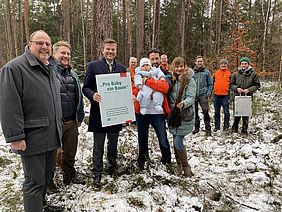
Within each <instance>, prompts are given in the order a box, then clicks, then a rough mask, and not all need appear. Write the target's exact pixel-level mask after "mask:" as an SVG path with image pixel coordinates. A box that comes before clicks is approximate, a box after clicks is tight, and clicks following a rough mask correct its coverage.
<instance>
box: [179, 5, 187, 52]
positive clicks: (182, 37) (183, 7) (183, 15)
mask: <svg viewBox="0 0 282 212" xmlns="http://www.w3.org/2000/svg"><path fill="white" fill-rule="evenodd" d="M185 10H186V0H181V20H180V23H181V24H180V32H181V33H180V40H181V46H180V49H181V53H180V54H181V56H182V57H185V40H186V33H185V31H186V30H185V25H186V11H185Z"/></svg>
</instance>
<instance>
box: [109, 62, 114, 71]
mask: <svg viewBox="0 0 282 212" xmlns="http://www.w3.org/2000/svg"><path fill="white" fill-rule="evenodd" d="M112 69H113V65H112V64H111V63H109V70H110V73H112Z"/></svg>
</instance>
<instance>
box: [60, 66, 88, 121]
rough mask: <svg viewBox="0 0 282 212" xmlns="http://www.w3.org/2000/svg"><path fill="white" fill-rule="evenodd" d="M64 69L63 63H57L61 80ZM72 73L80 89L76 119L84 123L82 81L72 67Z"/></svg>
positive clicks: (78, 89)
mask: <svg viewBox="0 0 282 212" xmlns="http://www.w3.org/2000/svg"><path fill="white" fill-rule="evenodd" d="M63 71H64V67H62V66H61V65H57V67H56V72H57V73H58V74H59V75H58V77H59V79H60V81H61V77H60V76H61V75H62V73H63ZM70 75H71V76H72V77H73V78H74V79H75V82H76V86H77V91H78V95H77V96H78V104H77V107H76V121H77V122H80V123H82V121H83V118H84V103H83V96H82V90H81V87H80V82H79V78H78V76H77V74H76V73H75V72H74V70H73V69H72V68H71V69H70Z"/></svg>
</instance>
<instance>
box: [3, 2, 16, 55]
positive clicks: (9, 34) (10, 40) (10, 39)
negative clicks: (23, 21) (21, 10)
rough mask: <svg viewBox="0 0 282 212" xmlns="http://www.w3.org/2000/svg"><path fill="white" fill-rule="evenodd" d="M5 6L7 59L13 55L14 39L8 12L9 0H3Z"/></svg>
mask: <svg viewBox="0 0 282 212" xmlns="http://www.w3.org/2000/svg"><path fill="white" fill-rule="evenodd" d="M4 6H5V17H6V29H7V41H8V42H7V50H8V51H7V53H8V60H11V59H12V58H14V57H15V49H14V46H15V45H14V39H13V29H12V18H11V13H10V9H11V8H10V1H9V0H5V1H4Z"/></svg>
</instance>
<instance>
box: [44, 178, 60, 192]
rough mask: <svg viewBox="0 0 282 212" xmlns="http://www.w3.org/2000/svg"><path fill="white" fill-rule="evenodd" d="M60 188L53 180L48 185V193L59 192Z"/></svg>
mask: <svg viewBox="0 0 282 212" xmlns="http://www.w3.org/2000/svg"><path fill="white" fill-rule="evenodd" d="M58 192H59V191H58V188H57V186H56V185H55V183H54V181H53V180H52V181H51V182H50V184H49V186H48V187H47V194H49V195H50V194H55V193H58Z"/></svg>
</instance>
